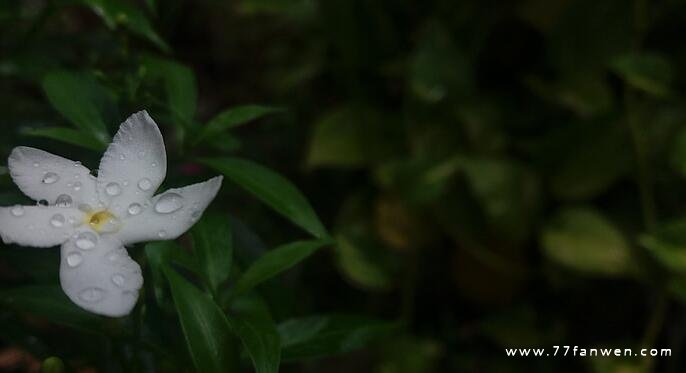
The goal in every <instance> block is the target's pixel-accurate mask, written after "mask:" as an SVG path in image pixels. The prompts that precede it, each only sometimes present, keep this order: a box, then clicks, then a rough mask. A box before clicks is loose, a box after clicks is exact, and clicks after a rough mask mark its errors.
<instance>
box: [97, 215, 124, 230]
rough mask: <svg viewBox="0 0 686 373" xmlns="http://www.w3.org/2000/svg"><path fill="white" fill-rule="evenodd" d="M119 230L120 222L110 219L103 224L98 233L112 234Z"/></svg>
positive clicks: (115, 218) (113, 218) (116, 219)
mask: <svg viewBox="0 0 686 373" xmlns="http://www.w3.org/2000/svg"><path fill="white" fill-rule="evenodd" d="M120 228H121V220H119V219H118V218H117V217H114V216H112V217H110V218H109V219H108V220H107V221H106V222H105V224H103V225H102V226H101V227H100V229H99V232H102V233H114V232H116V231H118V230H119V229H120Z"/></svg>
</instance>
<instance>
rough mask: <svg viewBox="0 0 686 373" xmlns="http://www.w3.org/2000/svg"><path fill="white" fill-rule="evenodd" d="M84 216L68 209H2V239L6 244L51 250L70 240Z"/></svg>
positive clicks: (32, 207)
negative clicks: (49, 248)
mask: <svg viewBox="0 0 686 373" xmlns="http://www.w3.org/2000/svg"><path fill="white" fill-rule="evenodd" d="M82 222H83V213H82V212H81V211H79V210H77V209H75V208H69V207H56V206H50V207H44V206H19V205H17V206H14V207H0V236H2V240H3V242H5V243H6V244H10V243H16V244H19V245H22V246H33V247H51V246H57V245H60V244H62V243H63V242H65V241H66V240H68V239H69V237H70V236H71V235H72V233H73V232H74V229H75V228H74V227H75V226H76V225H80V224H81V223H82Z"/></svg>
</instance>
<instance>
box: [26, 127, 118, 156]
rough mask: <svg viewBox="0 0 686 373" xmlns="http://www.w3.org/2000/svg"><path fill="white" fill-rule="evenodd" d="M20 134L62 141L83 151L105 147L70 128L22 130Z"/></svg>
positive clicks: (99, 149)
mask: <svg viewBox="0 0 686 373" xmlns="http://www.w3.org/2000/svg"><path fill="white" fill-rule="evenodd" d="M21 133H22V134H23V135H26V136H34V137H45V138H48V139H53V140H58V141H62V142H64V143H67V144H71V145H76V146H80V147H82V148H85V149H89V150H95V151H98V152H100V151H103V150H105V148H106V146H105V145H104V144H103V143H102V142H100V141H99V140H98V139H96V138H95V137H93V136H91V135H89V134H88V133H85V132H81V131H77V130H75V129H72V128H63V127H48V128H32V129H25V130H22V131H21Z"/></svg>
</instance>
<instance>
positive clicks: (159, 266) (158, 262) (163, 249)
mask: <svg viewBox="0 0 686 373" xmlns="http://www.w3.org/2000/svg"><path fill="white" fill-rule="evenodd" d="M145 256H146V257H147V259H148V264H149V266H150V272H151V273H152V280H153V288H154V291H155V298H156V299H157V303H158V304H160V305H162V301H163V299H164V289H165V286H166V284H167V280H166V279H165V277H164V272H163V270H164V268H165V267H168V266H171V265H178V266H181V267H183V268H186V269H188V270H191V271H192V272H196V273H197V272H198V270H197V269H198V267H197V263H196V261H195V260H194V258H193V257H192V256H191V255H190V254H189V253H188V252H187V251H186V250H184V249H183V248H182V247H181V246H179V245H178V244H177V243H176V242H174V241H160V242H152V243H149V244H147V245H145Z"/></svg>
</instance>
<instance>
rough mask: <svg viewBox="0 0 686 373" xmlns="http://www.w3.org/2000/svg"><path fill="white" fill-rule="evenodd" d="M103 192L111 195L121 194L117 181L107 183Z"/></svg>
mask: <svg viewBox="0 0 686 373" xmlns="http://www.w3.org/2000/svg"><path fill="white" fill-rule="evenodd" d="M105 192H106V193H107V195H109V196H112V197H114V196H118V195H119V194H121V187H120V186H119V184H117V183H109V184H107V186H105Z"/></svg>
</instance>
